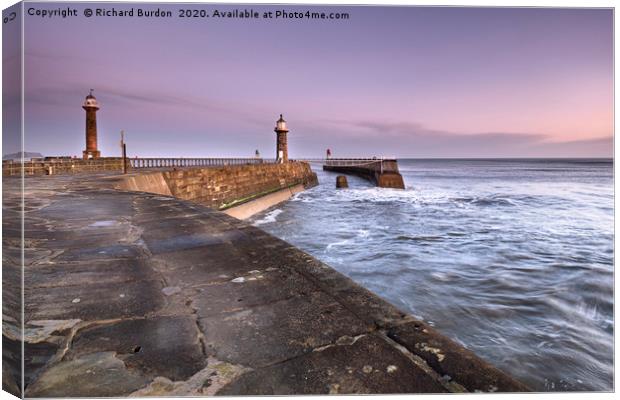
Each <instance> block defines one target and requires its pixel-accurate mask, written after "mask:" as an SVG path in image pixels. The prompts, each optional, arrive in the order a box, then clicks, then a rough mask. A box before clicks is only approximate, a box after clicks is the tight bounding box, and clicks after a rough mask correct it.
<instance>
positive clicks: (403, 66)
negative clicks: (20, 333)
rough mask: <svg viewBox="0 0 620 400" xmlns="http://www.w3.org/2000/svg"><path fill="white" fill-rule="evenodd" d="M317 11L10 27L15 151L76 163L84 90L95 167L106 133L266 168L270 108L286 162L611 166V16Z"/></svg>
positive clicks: (141, 144)
mask: <svg viewBox="0 0 620 400" xmlns="http://www.w3.org/2000/svg"><path fill="white" fill-rule="evenodd" d="M72 6H73V7H75V8H78V10H79V13H80V15H81V10H82V9H83V8H84V7H85V6H83V5H76V4H72ZM121 6H122V7H121ZM90 7H93V6H92V5H90ZM118 7H121V8H130V7H131V5H126V4H123V5H118ZM118 7H117V8H118ZM199 7H203V8H206V9H208V10H212V8H213V7H209V6H207V5H200V6H199ZM287 7H288V8H291V9H294V8H298V9H304V10H305V9H308V8H311V7H307V6H297V7H294V6H287ZM160 8H166V9H170V10H173V11H176V10H177V9H178V8H180V6H179V5H170V6H160ZM218 8H221V9H226V8H231V7H230V6H228V7H218ZM253 8H254V9H256V10H259V11H261V12H262V11H263V10H268V9H277V8H278V7H276V6H274V7H253ZM326 8H327V9H329V11H346V12H349V13H350V19H349V20H348V21H339V22H335V21H268V20H260V21H238V20H237V21H235V20H227V21H209V22H208V23H207V22H205V21H189V22H188V21H181V20H179V19H177V18H174V19H172V20H165V21H152V20H135V19H133V20H123V19H113V18H99V19H98V18H91V19H86V18H84V17H80V18H74V19H67V20H54V19H40V18H35V17H28V16H26V18H25V23H26V27H25V35H26V41H25V44H26V46H25V55H26V69H25V74H26V76H25V86H26V138H27V141H28V139H30V142H29V143H30V144H28V145H27V147H28V148H27V149H26V150H29V151H41V152H43V153H45V154H67V153H70V154H80V153H81V151H82V150H83V147H84V143H83V142H84V138H83V136H84V115H83V113H84V112H83V110H81V108H80V104H81V102H82V101H83V98H84V96H85V95H86V94H87V93H88V89H89V88H94V89H95V95H96V96H97V98H98V100H99V102H100V103H101V110H100V112H99V128H100V133H99V136H100V140H99V142H100V148H101V150H102V152H103V154H104V155H105V154H111V155H115V154H112V153H116V152H118V145H117V143H118V132H119V131H120V130H121V129H124V130H126V131H127V135H128V149H129V153H130V154H137V155H141V156H217V155H222V156H223V155H230V156H249V155H251V154H253V152H254V150H255V149H259V150H260V151H261V153H262V154H263V155H265V156H272V154H271V153H273V152H274V151H275V150H274V142H275V134H273V131H272V130H273V125H274V124H275V120H276V119H277V117H278V115H279V114H280V113H283V114H284V116H285V118H286V119H287V120H288V121H289V125H290V127H291V134H290V139H289V142H290V147H291V156H292V157H305V156H320V155H322V154H323V152H324V149H325V148H327V147H330V148H332V149H333V150H334V154H335V155H341V156H369V155H381V154H384V155H395V156H399V157H597V156H598V157H609V156H611V155H612V152H613V146H612V137H613V109H612V107H613V59H612V56H613V53H612V43H613V40H612V39H613V38H612V33H613V16H612V11H611V10H608V9H607V10H606V9H571V10H566V9H542V8H534V9H526V8H519V9H509V8H503V9H485V8H423V7H406V8H396V7H390V8H384V7H337V8H336V7H328V6H324V7H317V9H322V10H324V9H326ZM5 153H6V151H5Z"/></svg>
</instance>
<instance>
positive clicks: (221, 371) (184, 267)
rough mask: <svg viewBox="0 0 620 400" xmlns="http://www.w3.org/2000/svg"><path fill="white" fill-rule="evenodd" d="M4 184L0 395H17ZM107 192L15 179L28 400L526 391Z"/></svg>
mask: <svg viewBox="0 0 620 400" xmlns="http://www.w3.org/2000/svg"><path fill="white" fill-rule="evenodd" d="M11 179H13V178H5V180H4V181H5V185H4V199H3V210H4V221H3V224H4V228H5V229H4V238H3V240H4V243H3V247H4V249H5V252H4V253H5V260H3V261H5V262H3V280H4V281H3V288H4V294H3V296H5V297H4V298H5V309H4V310H3V313H4V319H3V334H4V336H3V340H4V343H5V352H4V354H3V365H4V366H5V367H6V368H7V369H8V371H9V372H10V371H13V372H14V373H13V374H10V373H9V374H8V378H6V377H5V378H6V379H5V380H4V382H3V385H4V387H5V388H14V387H19V385H20V384H19V380H20V379H19V373H18V372H17V367H18V365H19V363H18V362H17V363H16V360H19V347H20V346H19V344H20V343H19V340H20V338H19V336H20V334H19V319H18V318H19V312H17V313H15V310H14V309H13V308H17V307H19V295H20V293H19V281H20V279H21V276H20V274H21V271H20V269H19V268H18V267H16V266H17V265H19V243H20V238H19V235H20V230H19V225H20V220H19V219H20V214H19V212H18V211H19V202H20V199H19V196H20V193H19V191H18V190H17V189H16V187H17V186H16V185H14V184H13V185H11ZM115 179H116V178H115V176H113V175H78V176H69V175H67V176H52V177H49V176H42V177H28V178H26V179H25V199H26V201H25V210H26V212H25V214H24V229H25V230H24V232H25V233H24V236H25V240H24V243H25V249H24V258H25V259H24V263H25V268H24V271H23V272H24V282H25V286H24V298H25V305H24V306H25V328H26V330H25V332H24V337H25V346H24V347H25V362H26V364H25V370H26V377H25V378H26V379H25V382H26V389H25V395H26V396H29V397H64V396H83V397H87V396H129V395H132V394H133V395H141V396H148V395H157V396H166V395H174V396H180V395H193V396H197V395H214V394H308V393H421V392H425V393H427V392H432V393H438V392H447V391H453V392H462V391H474V390H480V391H522V390H527V388H526V387H524V386H522V385H521V384H519V383H518V382H516V381H514V380H513V379H511V378H510V377H508V376H507V375H505V374H503V373H502V372H501V371H499V370H497V369H495V368H493V367H492V366H491V365H489V364H487V363H485V362H484V361H482V360H480V359H479V358H477V357H476V356H475V355H473V354H471V353H470V352H468V351H466V350H465V349H462V348H461V347H460V346H458V345H456V344H455V343H453V342H451V341H450V340H449V339H446V338H445V337H443V336H441V335H440V334H439V333H437V332H435V331H433V330H432V329H430V328H429V329H426V327H422V326H423V325H421V323H419V322H418V321H416V320H414V319H413V317H411V316H409V315H406V314H404V313H402V312H401V311H400V310H397V309H396V308H394V307H393V306H392V305H390V304H388V303H386V302H385V301H383V300H381V299H380V298H378V297H377V296H375V295H374V294H372V293H370V292H369V291H367V290H366V289H363V288H362V287H360V286H358V285H357V284H355V283H354V282H352V281H351V280H350V279H348V278H346V277H344V276H343V275H341V274H339V273H338V272H336V271H335V270H333V269H332V268H330V267H329V266H327V265H325V264H322V263H321V262H319V261H317V260H316V259H314V258H312V257H311V256H309V255H308V254H306V253H304V252H302V251H300V250H298V249H296V248H295V247H293V246H291V245H290V244H288V243H286V242H284V241H281V240H279V239H277V238H275V237H273V236H271V235H269V234H267V233H265V232H264V231H261V230H260V229H258V228H256V227H253V226H250V225H248V224H246V223H245V222H242V221H239V220H236V219H234V218H232V217H229V216H227V215H224V214H223V213H220V212H218V211H214V210H211V209H208V208H206V207H203V206H200V205H197V204H193V203H191V202H187V201H182V200H178V199H174V198H171V197H165V196H161V195H155V194H148V193H132V192H122V191H118V190H114V189H111V187H112V184H113V182H114V180H115ZM7 181H8V182H7ZM420 327H422V328H420ZM422 330H424V331H422ZM7 369H5V371H7ZM5 375H6V374H5Z"/></svg>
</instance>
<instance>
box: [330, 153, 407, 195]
mask: <svg viewBox="0 0 620 400" xmlns="http://www.w3.org/2000/svg"><path fill="white" fill-rule="evenodd" d="M323 170H325V171H333V172H341V173H344V174H350V175H357V176H359V177H361V178H364V179H368V180H369V181H371V182H374V183H375V185H377V186H378V187H382V188H393V189H404V188H405V182H404V181H403V176H402V175H401V174H400V172H399V171H398V162H397V161H396V160H395V159H331V160H327V161H326V163H325V164H324V165H323Z"/></svg>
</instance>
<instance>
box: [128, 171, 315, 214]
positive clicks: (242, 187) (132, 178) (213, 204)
mask: <svg viewBox="0 0 620 400" xmlns="http://www.w3.org/2000/svg"><path fill="white" fill-rule="evenodd" d="M317 184H318V181H317V177H316V174H315V173H314V172H312V169H311V168H310V164H308V163H304V162H289V163H285V164H255V165H231V166H226V167H212V168H185V169H173V170H165V171H157V172H150V173H147V172H144V173H138V174H130V175H128V176H127V177H126V178H125V179H124V180H123V181H122V182H121V183H120V184H119V186H118V187H119V188H120V189H125V190H132V191H141V192H150V193H158V194H164V195H172V196H174V197H177V198H180V199H183V200H191V201H194V202H196V203H200V204H202V205H205V206H207V207H210V208H213V209H217V210H225V209H228V208H231V207H234V206H237V205H241V204H244V203H246V202H248V201H252V200H254V199H257V198H260V197H263V196H266V195H269V194H271V193H275V192H278V191H280V190H283V189H288V188H292V187H294V186H297V185H303V186H304V187H305V188H309V187H312V186H315V185H317Z"/></svg>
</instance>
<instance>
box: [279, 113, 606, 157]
mask: <svg viewBox="0 0 620 400" xmlns="http://www.w3.org/2000/svg"><path fill="white" fill-rule="evenodd" d="M303 129H307V130H310V129H312V132H313V133H312V135H303V134H302V135H300V140H301V141H302V142H303V143H302V144H303V147H304V149H308V150H310V149H311V151H312V152H313V153H314V154H317V153H318V154H322V153H323V152H324V151H325V150H324V149H325V148H328V147H329V148H330V149H334V150H335V155H337V156H343V157H357V156H371V155H390V156H396V157H420V158H427V157H428V158H434V157H446V158H477V157H481V158H494V157H515V158H516V157H610V156H611V154H612V153H611V152H612V151H613V145H612V140H613V139H612V138H611V137H609V138H597V139H588V140H579V141H569V142H562V141H552V139H551V137H550V136H548V135H545V134H542V133H530V132H478V133H475V132H474V133H460V132H448V131H442V130H437V129H431V128H428V127H425V126H424V125H423V124H420V123H418V122H408V121H369V120H325V121H324V124H323V126H322V127H320V128H318V129H317V127H316V126H315V127H314V128H311V127H310V126H309V125H306V126H304V127H303ZM290 142H291V143H294V141H293V139H291V141H290ZM317 142H318V143H321V144H320V145H319V146H317V145H316V144H315V143H317ZM300 147H301V146H300Z"/></svg>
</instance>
